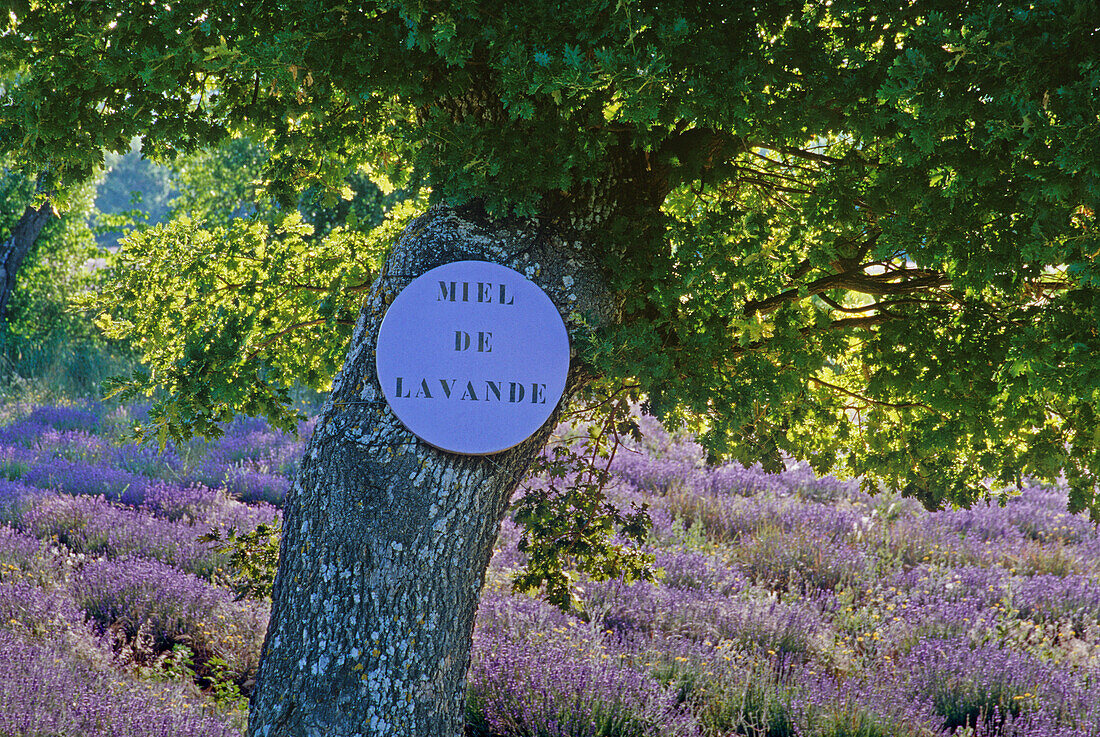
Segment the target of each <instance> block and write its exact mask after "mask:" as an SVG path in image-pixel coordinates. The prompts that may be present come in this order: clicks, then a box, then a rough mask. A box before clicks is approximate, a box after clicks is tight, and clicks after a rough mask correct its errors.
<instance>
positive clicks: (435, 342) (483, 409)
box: [376, 261, 569, 455]
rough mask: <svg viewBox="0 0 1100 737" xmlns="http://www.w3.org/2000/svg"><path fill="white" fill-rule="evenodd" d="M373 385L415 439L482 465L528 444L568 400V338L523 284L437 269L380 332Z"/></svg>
mask: <svg viewBox="0 0 1100 737" xmlns="http://www.w3.org/2000/svg"><path fill="white" fill-rule="evenodd" d="M376 363H377V368H378V382H379V384H380V385H381V386H382V393H383V394H384V395H385V397H386V401H387V402H388V403H389V405H390V408H391V409H392V410H393V412H394V414H396V415H397V417H398V419H399V420H401V422H402V423H404V425H405V427H407V428H408V429H409V431H411V432H412V433H413V434H414V435H416V436H417V437H418V438H420V439H421V440H423V441H424V442H426V443H428V444H429V445H432V446H434V447H436V448H439V449H440V450H446V451H450V452H452V453H464V454H469V455H488V454H490V453H499V452H500V451H502V450H507V449H508V448H511V447H512V446H514V445H518V444H519V443H521V442H523V441H524V440H526V439H527V438H529V437H531V435H533V434H534V433H535V431H536V430H538V429H539V428H540V427H542V425H543V423H545V422H546V420H547V419H548V418H549V417H550V413H551V412H553V411H554V408H555V407H556V406H557V404H558V400H559V399H561V395H562V392H564V391H565V379H566V374H567V373H568V372H569V334H568V333H567V332H566V329H565V324H564V323H563V322H562V319H561V315H560V314H559V313H558V310H557V308H556V307H554V303H553V302H551V301H550V298H549V297H547V296H546V293H545V292H543V291H542V289H540V288H539V287H538V286H537V285H535V284H534V283H532V282H531V281H529V280H528V279H526V278H525V277H524V276H523V275H522V274H520V273H518V272H516V271H513V270H512V269H509V268H507V267H505V266H501V265H499V264H494V263H489V262H487V261H455V262H453V263H450V264H445V265H443V266H438V267H436V268H434V269H432V270H430V271H428V272H426V273H424V274H422V275H420V276H419V277H417V278H416V279H414V280H413V281H412V282H411V283H410V284H409V285H408V286H407V287H405V288H404V289H402V290H401V292H400V294H398V295H397V298H396V299H394V301H393V304H391V305H390V307H389V309H388V310H387V311H386V315H385V317H384V318H383V319H382V325H381V327H380V328H379V330H378V348H377V352H376Z"/></svg>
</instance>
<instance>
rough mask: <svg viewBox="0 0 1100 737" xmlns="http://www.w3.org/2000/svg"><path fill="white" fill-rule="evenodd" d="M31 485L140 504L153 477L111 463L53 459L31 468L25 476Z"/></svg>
mask: <svg viewBox="0 0 1100 737" xmlns="http://www.w3.org/2000/svg"><path fill="white" fill-rule="evenodd" d="M22 481H23V483H25V484H27V485H28V486H37V487H39V488H42V489H57V490H59V491H64V492H66V493H68V494H75V495H88V496H103V497H106V498H107V499H111V500H113V501H120V502H122V503H124V504H129V505H137V504H140V503H141V501H142V499H143V498H144V496H145V492H146V491H147V490H148V489H149V486H150V483H151V482H150V480H149V479H148V478H146V477H144V476H138V475H136V474H133V473H129V472H128V471H123V470H121V469H117V468H111V467H109V466H102V465H99V464H91V463H85V462H81V461H69V460H65V459H63V458H51V459H49V460H47V461H43V462H40V463H38V464H36V465H35V466H33V467H32V468H30V469H29V470H28V471H27V472H26V473H25V474H24V475H23V478H22Z"/></svg>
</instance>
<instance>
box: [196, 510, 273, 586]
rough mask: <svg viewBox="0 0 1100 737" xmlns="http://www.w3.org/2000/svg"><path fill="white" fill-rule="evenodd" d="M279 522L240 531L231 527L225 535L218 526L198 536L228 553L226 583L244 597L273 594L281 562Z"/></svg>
mask: <svg viewBox="0 0 1100 737" xmlns="http://www.w3.org/2000/svg"><path fill="white" fill-rule="evenodd" d="M281 536H282V528H280V526H279V525H277V524H275V525H259V526H258V527H256V529H254V530H252V531H250V532H245V533H238V532H237V530H236V529H235V528H232V527H231V528H229V529H228V530H227V531H226V532H225V535H224V537H223V536H222V533H221V531H220V530H219V529H218V528H216V527H215V528H212V529H211V530H210V532H208V533H207V534H205V535H203V536H202V537H200V538H199V539H200V540H201V541H203V542H206V543H210V544H212V545H213V546H214V548H215V549H216V550H218V551H220V552H223V553H227V554H228V555H229V560H228V564H229V572H228V577H227V580H226V581H225V582H224V583H225V584H226V585H228V586H229V587H230V588H232V589H233V591H234V592H235V593H236V594H237V599H238V601H239V600H241V599H265V598H267V597H269V596H271V587H272V585H273V584H274V583H275V570H276V568H277V567H278V564H279V538H280V537H281Z"/></svg>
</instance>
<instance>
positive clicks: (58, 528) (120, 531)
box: [18, 495, 226, 578]
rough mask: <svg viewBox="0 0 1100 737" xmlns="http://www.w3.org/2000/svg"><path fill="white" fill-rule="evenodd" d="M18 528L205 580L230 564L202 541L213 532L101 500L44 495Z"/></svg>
mask: <svg viewBox="0 0 1100 737" xmlns="http://www.w3.org/2000/svg"><path fill="white" fill-rule="evenodd" d="M18 526H19V527H20V528H21V529H23V530H25V531H27V532H29V533H31V534H32V535H34V536H35V537H38V538H40V539H50V538H56V539H57V540H58V541H59V542H60V543H61V544H63V545H67V546H68V547H69V548H71V549H72V550H74V551H76V552H79V553H86V554H89V555H105V556H109V557H116V558H117V557H123V556H126V555H140V556H143V557H147V558H155V559H157V560H160V561H162V562H164V563H167V564H170V565H174V566H177V567H179V568H181V569H183V570H185V571H188V572H190V573H194V574H197V575H200V576H203V577H204V578H210V577H211V576H213V575H214V574H215V573H216V572H217V570H218V569H220V568H223V567H224V566H225V564H226V556H225V554H223V553H218V552H217V551H215V550H213V549H212V548H211V547H210V546H209V545H207V544H205V543H202V542H200V541H199V539H198V538H199V537H201V536H202V535H203V534H205V533H206V532H207V531H208V530H209V528H208V527H197V526H192V525H189V524H187V523H185V522H171V521H169V520H163V519H158V518H156V517H154V516H153V515H151V514H149V513H148V512H144V511H142V510H135V509H127V508H124V507H120V506H118V505H116V504H112V503H110V502H108V501H105V500H104V499H102V498H98V497H70V496H66V495H56V496H43V497H42V498H40V499H39V500H38V501H37V502H36V503H35V504H34V505H33V506H32V507H31V508H30V509H28V510H27V511H26V512H24V513H23V515H22V517H21V520H20V521H19V524H18Z"/></svg>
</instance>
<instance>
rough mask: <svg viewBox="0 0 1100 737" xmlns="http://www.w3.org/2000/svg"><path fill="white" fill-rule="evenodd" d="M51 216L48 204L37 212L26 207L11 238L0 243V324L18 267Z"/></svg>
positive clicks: (51, 212) (51, 211)
mask: <svg viewBox="0 0 1100 737" xmlns="http://www.w3.org/2000/svg"><path fill="white" fill-rule="evenodd" d="M51 215H53V208H52V207H51V206H50V203H49V202H47V203H45V204H43V205H42V206H41V207H39V208H38V209H37V210H36V209H34V208H33V207H27V209H26V210H25V211H24V212H23V215H22V217H20V218H19V221H18V222H16V224H15V227H13V228H12V229H11V237H9V238H8V239H7V240H6V241H3V242H0V323H3V321H4V314H5V312H6V310H7V307H8V300H9V299H10V298H11V293H12V290H13V289H14V288H15V277H16V274H18V273H19V267H20V266H21V265H22V263H23V259H24V258H26V256H27V254H28V253H29V252H30V250H31V246H33V245H34V242H35V241H36V240H38V234H39V233H41V232H42V228H43V227H45V225H46V221H48V220H49V219H50V216H51Z"/></svg>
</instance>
